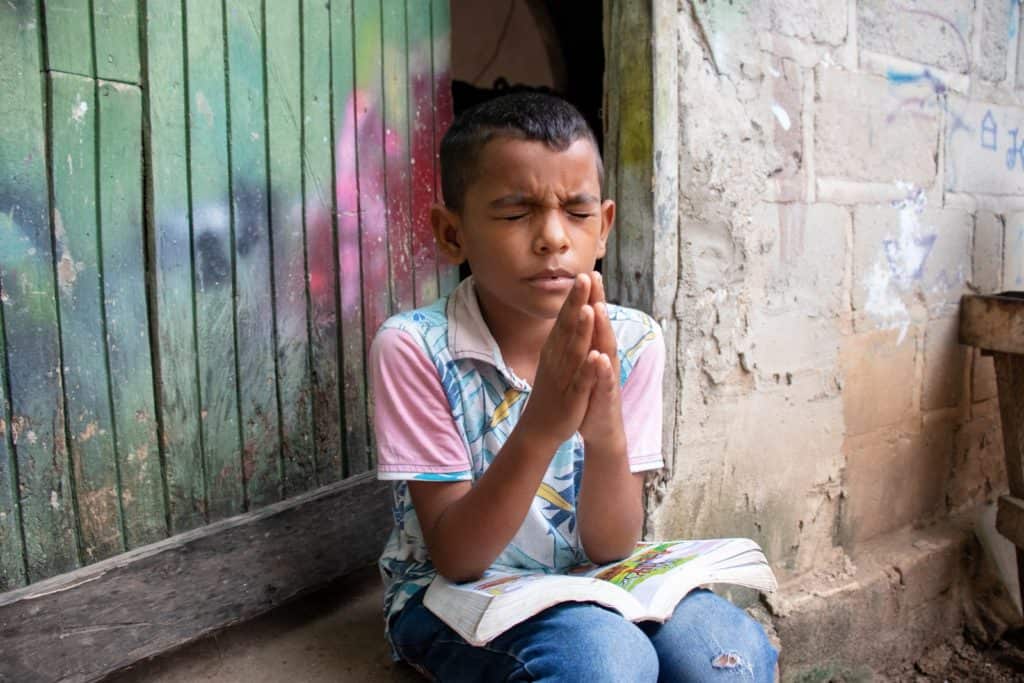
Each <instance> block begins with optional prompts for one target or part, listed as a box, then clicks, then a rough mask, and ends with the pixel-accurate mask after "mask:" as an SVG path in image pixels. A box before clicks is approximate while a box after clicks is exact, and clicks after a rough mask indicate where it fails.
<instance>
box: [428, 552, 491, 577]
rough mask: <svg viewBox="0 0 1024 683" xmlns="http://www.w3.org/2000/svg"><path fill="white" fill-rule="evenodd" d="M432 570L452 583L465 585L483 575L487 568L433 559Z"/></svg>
mask: <svg viewBox="0 0 1024 683" xmlns="http://www.w3.org/2000/svg"><path fill="white" fill-rule="evenodd" d="M433 561H434V569H436V570H437V573H438V574H440V575H441V576H443V577H444V578H446V579H448V580H449V581H451V582H452V583H465V582H467V581H476V580H477V579H479V578H481V577H482V576H483V575H484V572H485V571H487V567H477V566H474V565H472V564H466V563H461V562H457V561H452V560H450V559H447V558H446V559H444V560H442V559H441V558H436V557H435V558H433Z"/></svg>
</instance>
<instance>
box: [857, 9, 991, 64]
mask: <svg viewBox="0 0 1024 683" xmlns="http://www.w3.org/2000/svg"><path fill="white" fill-rule="evenodd" d="M973 10H974V3H968V2H962V0H928V1H927V2H924V1H919V2H913V1H911V2H906V3H900V4H895V3H892V2H889V1H888V0H860V2H858V3H857V41H858V43H859V45H860V47H861V49H864V50H872V51H874V52H883V53H886V54H891V55H896V56H898V57H903V58H905V59H910V60H913V61H915V62H921V63H922V64H931V65H934V66H937V67H939V68H942V69H947V70H949V71H955V72H957V73H966V72H967V69H968V67H969V66H970V64H971V47H970V45H971V42H970V41H971V13H972V12H973Z"/></svg>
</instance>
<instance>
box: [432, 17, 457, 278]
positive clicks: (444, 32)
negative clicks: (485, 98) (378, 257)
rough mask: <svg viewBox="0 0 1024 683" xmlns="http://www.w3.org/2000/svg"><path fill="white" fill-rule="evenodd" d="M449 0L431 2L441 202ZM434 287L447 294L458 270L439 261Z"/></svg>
mask: <svg viewBox="0 0 1024 683" xmlns="http://www.w3.org/2000/svg"><path fill="white" fill-rule="evenodd" d="M448 2H449V0H431V3H430V7H431V17H430V40H431V42H432V43H433V70H434V145H435V147H434V177H435V186H434V194H435V196H436V197H437V198H438V200H440V199H441V168H440V163H439V162H440V157H439V156H438V152H439V151H440V149H441V138H442V137H444V133H445V131H446V130H448V126H450V125H451V123H452V119H453V118H454V113H453V111H452V76H451V39H450V38H451V10H450V8H449V6H448ZM437 278H438V287H439V289H440V292H441V294H442V295H447V294H450V293H451V291H452V290H453V289H455V286H456V285H457V284H459V268H458V266H456V265H453V264H451V263H449V262H448V261H447V260H445V259H441V261H440V262H439V263H438V266H437Z"/></svg>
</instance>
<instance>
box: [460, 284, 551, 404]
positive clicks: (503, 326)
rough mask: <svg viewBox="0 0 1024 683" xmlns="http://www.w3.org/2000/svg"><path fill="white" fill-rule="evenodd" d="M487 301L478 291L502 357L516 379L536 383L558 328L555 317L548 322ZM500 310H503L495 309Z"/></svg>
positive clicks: (489, 326) (482, 309)
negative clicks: (540, 364) (542, 355)
mask: <svg viewBox="0 0 1024 683" xmlns="http://www.w3.org/2000/svg"><path fill="white" fill-rule="evenodd" d="M488 299H489V297H487V295H486V294H482V293H481V292H480V290H479V289H478V290H477V302H478V303H479V305H480V313H481V314H482V315H483V318H484V322H485V323H487V329H488V330H490V333H491V336H492V337H494V341H495V342H497V344H498V348H499V349H500V350H501V357H502V358H503V359H504V361H505V364H506V365H508V366H509V367H511V368H512V370H513V371H514V372H515V373H516V375H517V376H519V377H520V378H521V379H523V380H526V381H527V382H529V383H530V384H533V380H534V376H535V375H536V373H537V363H538V361H539V360H540V352H541V349H542V348H543V347H544V343H545V342H547V340H548V335H550V334H551V330H552V329H554V327H555V320H554V318H552V319H550V320H547V319H544V318H536V317H534V316H530V315H526V314H522V313H521V312H519V311H515V310H514V309H509V308H507V307H502V306H501V304H500V303H498V302H495V301H489V300H488ZM498 308H500V309H501V310H500V311H499V310H496V309H498Z"/></svg>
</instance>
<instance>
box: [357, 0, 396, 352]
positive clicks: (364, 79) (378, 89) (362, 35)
mask: <svg viewBox="0 0 1024 683" xmlns="http://www.w3.org/2000/svg"><path fill="white" fill-rule="evenodd" d="M353 12H354V15H355V16H354V27H355V28H354V31H355V35H354V37H353V40H354V41H355V48H356V55H355V76H356V80H355V97H356V140H357V141H358V142H357V145H358V148H357V154H358V159H359V164H358V171H357V173H358V181H359V229H360V234H361V235H362V240H361V245H360V246H361V250H362V261H363V322H364V325H365V327H364V334H365V335H366V339H367V340H370V339H373V335H374V333H376V331H377V328H378V327H380V325H381V323H383V322H384V320H385V319H386V318H387V317H388V314H389V310H390V309H389V303H390V295H389V291H390V289H389V287H388V276H389V263H388V241H387V240H388V235H387V206H386V203H385V199H386V198H385V191H386V190H385V176H384V117H383V99H384V89H383V83H382V82H381V61H382V59H383V55H382V51H381V41H380V35H381V1H380V0H353Z"/></svg>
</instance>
